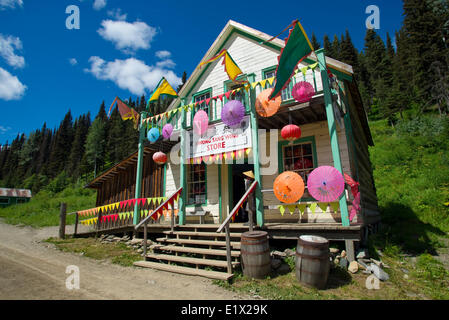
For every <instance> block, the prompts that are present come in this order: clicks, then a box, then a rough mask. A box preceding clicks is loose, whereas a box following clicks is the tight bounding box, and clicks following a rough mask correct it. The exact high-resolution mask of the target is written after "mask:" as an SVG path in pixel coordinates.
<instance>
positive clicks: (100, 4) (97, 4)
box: [93, 0, 106, 10]
mask: <svg viewBox="0 0 449 320" xmlns="http://www.w3.org/2000/svg"><path fill="white" fill-rule="evenodd" d="M104 7H106V0H95V1H94V4H93V8H94V9H95V10H101V9H103V8H104Z"/></svg>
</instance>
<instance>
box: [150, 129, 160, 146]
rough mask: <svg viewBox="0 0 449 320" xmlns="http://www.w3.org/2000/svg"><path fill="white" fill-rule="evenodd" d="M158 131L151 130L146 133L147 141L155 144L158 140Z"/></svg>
mask: <svg viewBox="0 0 449 320" xmlns="http://www.w3.org/2000/svg"><path fill="white" fill-rule="evenodd" d="M159 136H160V134H159V129H157V128H151V129H150V131H148V136H147V138H148V140H150V142H151V143H154V142H156V141H157V140H158V139H159Z"/></svg>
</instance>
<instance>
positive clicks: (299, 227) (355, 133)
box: [88, 21, 380, 254]
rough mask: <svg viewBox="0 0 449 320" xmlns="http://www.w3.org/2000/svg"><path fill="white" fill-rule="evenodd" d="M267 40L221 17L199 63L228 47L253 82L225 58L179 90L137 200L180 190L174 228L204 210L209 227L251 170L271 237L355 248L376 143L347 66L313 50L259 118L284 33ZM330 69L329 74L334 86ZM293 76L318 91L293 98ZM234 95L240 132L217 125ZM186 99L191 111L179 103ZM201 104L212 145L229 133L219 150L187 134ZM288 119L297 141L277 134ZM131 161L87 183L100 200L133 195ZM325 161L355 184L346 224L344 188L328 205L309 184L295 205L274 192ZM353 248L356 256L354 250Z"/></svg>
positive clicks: (369, 193) (369, 195)
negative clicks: (260, 99)
mask: <svg viewBox="0 0 449 320" xmlns="http://www.w3.org/2000/svg"><path fill="white" fill-rule="evenodd" d="M271 38H272V37H271V36H270V35H267V34H265V33H263V32H260V31H257V30H254V29H252V28H250V27H247V26H245V25H242V24H239V23H237V22H234V21H229V22H228V23H227V25H226V26H225V28H224V29H223V30H222V32H221V33H220V34H219V36H218V37H217V39H216V40H215V41H214V43H213V44H212V45H211V47H210V48H209V50H208V51H207V52H206V54H205V55H204V57H203V59H202V60H201V61H206V60H208V59H210V58H211V57H213V56H214V55H216V54H217V53H219V52H220V51H221V50H222V49H226V50H227V51H228V52H229V53H230V55H231V56H232V58H233V60H234V61H235V62H236V63H237V65H238V66H239V67H240V69H241V70H242V71H243V72H244V75H242V76H241V77H240V79H247V80H248V81H249V83H250V86H249V87H248V86H246V87H245V85H242V84H236V83H233V82H232V81H230V80H229V78H228V76H227V74H226V73H225V72H224V67H223V65H222V63H221V59H219V60H217V61H215V62H213V63H210V64H207V65H205V66H203V67H201V68H199V67H197V68H196V69H195V70H194V72H193V73H192V74H191V76H190V77H189V79H188V80H187V82H186V83H185V84H184V86H183V87H182V89H181V90H180V92H178V95H179V97H181V98H178V99H176V100H175V101H174V102H173V103H172V104H171V105H170V107H169V109H168V112H169V114H170V121H171V123H172V124H173V125H174V128H175V131H174V133H173V135H172V138H171V139H170V140H169V141H167V140H164V142H162V144H161V143H160V142H157V143H155V144H150V143H148V142H147V143H146V145H145V149H144V153H145V156H144V160H143V178H142V192H141V195H140V196H141V197H158V196H168V197H169V196H170V195H172V194H174V193H176V191H177V190H179V189H180V188H182V194H181V197H180V199H179V203H178V205H179V221H178V222H179V224H180V225H189V224H196V223H197V222H198V220H197V217H196V215H198V214H201V215H203V214H205V223H206V224H209V225H211V227H212V225H218V224H220V223H222V222H223V221H224V220H225V219H226V217H227V216H228V215H229V213H230V212H231V211H232V209H233V208H234V207H235V205H236V204H237V202H238V201H239V200H240V199H241V198H242V196H243V194H244V192H245V190H244V187H243V178H242V173H243V172H245V171H248V170H252V171H254V173H255V178H256V181H257V182H258V185H257V188H256V191H255V197H256V210H257V213H256V220H257V225H258V227H259V228H263V229H265V230H267V231H268V233H269V235H270V237H271V238H286V239H297V237H298V235H301V234H304V233H307V234H320V235H323V236H326V237H327V238H328V239H330V240H348V239H349V240H350V241H351V248H352V241H354V240H355V241H359V240H362V239H363V238H364V237H366V235H367V234H368V232H370V230H371V229H375V228H373V226H375V225H376V224H377V223H378V222H379V221H380V213H379V209H378V204H377V196H376V189H375V185H374V179H373V173H372V167H371V163H370V160H369V152H368V147H369V146H372V145H373V139H372V136H371V133H370V129H369V126H368V120H367V115H366V112H365V110H364V107H363V105H362V100H361V97H360V93H359V90H358V87H357V83H356V82H355V80H354V78H353V69H352V67H351V66H350V65H347V64H345V63H342V62H340V61H337V60H335V59H332V58H329V57H325V53H324V50H322V49H321V50H317V51H316V53H312V55H310V56H309V57H308V58H306V59H305V60H303V61H302V62H301V63H300V65H299V66H298V69H299V70H300V71H299V72H298V73H296V75H294V76H293V79H292V81H291V83H290V87H289V88H287V89H285V90H284V91H283V92H282V104H281V107H280V109H279V111H278V112H277V113H276V114H275V115H273V116H272V117H269V118H264V117H261V116H259V115H258V114H257V113H256V112H255V108H254V104H255V100H256V97H257V95H258V94H259V93H260V92H261V91H262V90H264V89H267V88H270V87H271V86H272V85H273V79H274V76H275V70H276V66H277V64H278V56H279V55H280V52H281V50H282V48H283V47H284V45H285V42H284V41H283V40H281V39H274V40H272V41H269V42H266V41H267V40H269V39H271ZM328 70H330V72H331V73H332V74H333V75H334V77H335V81H334V82H333V83H332V84H329V78H328V73H327V71H328ZM323 80H324V81H323ZM299 81H307V82H309V83H310V84H312V85H313V86H314V89H315V95H314V96H313V98H312V99H311V100H310V101H309V102H306V103H302V104H299V103H298V102H296V101H295V100H294V99H293V98H292V95H291V88H292V86H293V85H294V84H295V83H297V82H299ZM230 99H237V100H240V101H241V102H242V103H243V105H244V106H245V109H246V115H245V118H244V121H243V122H242V126H241V128H240V131H239V133H235V132H234V131H232V130H234V129H232V128H226V126H224V124H223V123H222V121H221V109H222V107H223V105H224V104H225V103H226V102H227V101H228V100H230ZM192 104H193V105H194V107H193V109H192V108H185V107H186V106H189V105H192ZM200 109H202V110H205V111H206V112H207V114H208V116H209V128H210V129H212V130H211V131H212V133H211V135H210V136H207V137H208V138H211V139H209V140H210V141H213V140H214V137H216V136H217V135H220V134H221V135H223V134H226V133H231V134H232V135H234V137H235V141H232V142H231V143H230V145H228V147H227V148H226V150H225V152H222V153H221V155H220V151H217V150H214V149H213V148H211V149H210V150H209V151H208V150H205V149H204V148H200V147H196V146H197V145H195V142H194V143H191V141H189V140H188V139H187V137H190V136H191V135H192V122H193V117H194V113H195V112H197V111H198V110H200ZM145 120H146V122H145ZM289 123H293V124H296V125H298V126H300V128H301V131H302V135H301V138H300V139H298V140H296V141H293V142H288V141H285V140H283V138H282V136H281V135H280V130H281V129H282V128H283V127H284V126H285V125H286V124H289ZM142 124H143V126H144V127H145V128H147V127H148V126H149V125H150V122H149V121H148V119H143V122H142ZM261 130H262V131H261ZM208 135H209V133H208ZM196 142H198V141H196ZM205 143H206V144H207V143H208V142H205ZM161 145H163V147H161ZM174 146H176V147H174ZM160 148H163V150H162V151H164V152H166V153H167V154H168V155H169V157H168V161H167V163H166V164H165V165H164V166H160V165H156V164H155V163H154V162H153V160H152V159H151V156H152V154H153V153H154V152H155V151H157V150H159V149H160ZM174 157H176V158H180V159H181V162H179V159H174ZM137 158H138V153H137V152H136V153H135V154H133V155H131V156H130V157H128V158H127V159H125V160H123V161H122V162H120V163H119V164H117V165H116V166H114V167H113V168H111V169H110V170H108V171H106V172H105V173H103V174H101V175H100V176H98V177H97V178H96V179H95V180H94V181H92V182H91V183H89V184H88V187H89V188H95V189H97V190H98V196H97V206H101V205H107V204H111V203H114V202H117V201H122V200H126V199H130V198H139V197H136V196H135V181H136V168H137V162H138V159H137ZM325 165H327V166H334V167H336V168H337V169H339V170H340V171H341V172H342V173H343V172H344V173H347V174H348V175H349V176H351V177H352V178H353V179H354V180H355V181H357V182H359V183H360V186H359V191H360V194H361V205H360V207H361V210H360V211H358V212H357V215H356V216H355V217H353V219H351V220H350V219H349V212H350V210H351V208H352V203H353V201H354V197H353V194H352V193H351V192H350V189H349V188H347V190H346V192H345V193H344V196H342V197H341V199H340V200H339V201H338V203H333V204H330V203H327V204H326V203H325V204H323V203H319V202H318V201H316V200H315V199H313V198H312V197H311V196H310V195H309V194H308V191H307V190H306V192H305V194H304V196H303V198H302V199H301V200H300V202H299V203H296V204H293V205H289V206H285V204H283V203H280V202H279V200H277V198H276V197H275V196H274V193H273V182H274V180H275V179H276V177H277V176H278V175H279V174H281V173H282V172H284V171H295V172H297V173H298V174H300V175H301V176H302V177H303V179H304V181H307V177H308V175H309V174H310V172H311V171H312V170H313V169H315V168H317V167H319V166H325ZM239 222H240V223H241V222H244V221H242V220H241V217H236V220H235V223H236V224H237V223H239ZM347 245H348V243H347ZM350 251H352V254H353V249H352V250H350Z"/></svg>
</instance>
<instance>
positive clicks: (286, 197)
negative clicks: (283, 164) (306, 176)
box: [273, 171, 304, 203]
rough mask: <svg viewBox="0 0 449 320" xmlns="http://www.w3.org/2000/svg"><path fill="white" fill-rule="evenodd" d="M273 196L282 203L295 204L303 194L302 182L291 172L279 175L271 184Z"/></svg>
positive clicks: (300, 178) (299, 177) (297, 175)
mask: <svg viewBox="0 0 449 320" xmlns="http://www.w3.org/2000/svg"><path fill="white" fill-rule="evenodd" d="M273 189H274V195H275V196H276V198H277V199H278V200H279V201H281V202H284V203H295V202H298V201H299V199H301V197H302V196H303V194H304V180H303V179H302V177H301V176H300V175H299V174H297V173H296V172H293V171H286V172H284V173H282V174H280V175H279V176H278V177H277V178H276V180H274V184H273Z"/></svg>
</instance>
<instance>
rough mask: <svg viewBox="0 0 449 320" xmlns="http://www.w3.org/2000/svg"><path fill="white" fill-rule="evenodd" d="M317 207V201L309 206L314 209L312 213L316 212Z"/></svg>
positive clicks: (311, 209)
mask: <svg viewBox="0 0 449 320" xmlns="http://www.w3.org/2000/svg"><path fill="white" fill-rule="evenodd" d="M316 207H317V204H316V202H313V203H312V204H310V206H309V208H310V211H312V213H315V210H316Z"/></svg>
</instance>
